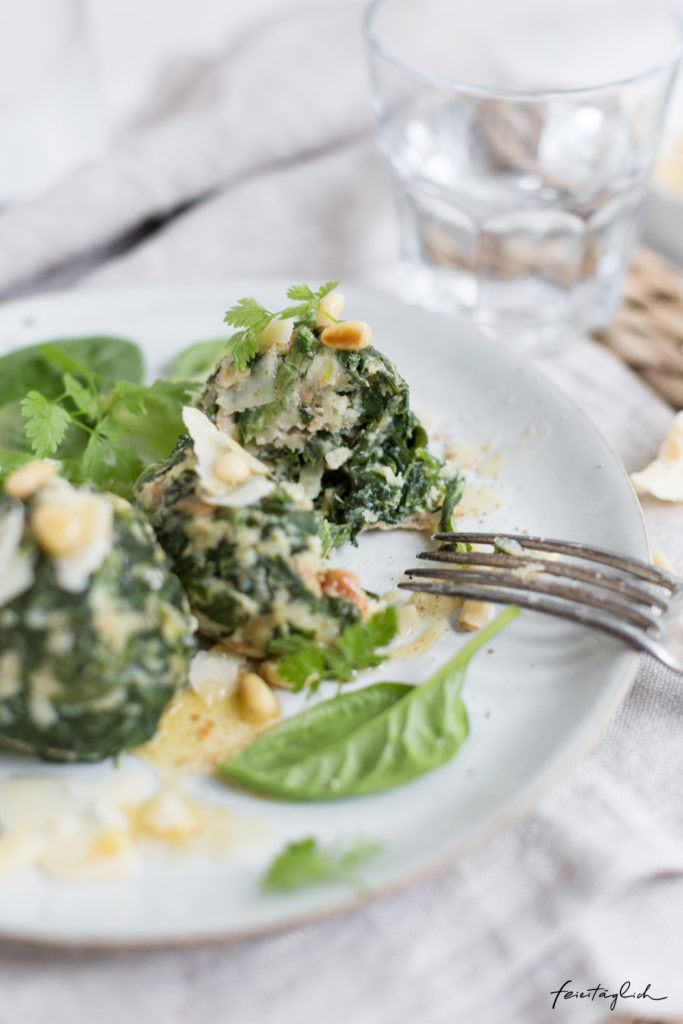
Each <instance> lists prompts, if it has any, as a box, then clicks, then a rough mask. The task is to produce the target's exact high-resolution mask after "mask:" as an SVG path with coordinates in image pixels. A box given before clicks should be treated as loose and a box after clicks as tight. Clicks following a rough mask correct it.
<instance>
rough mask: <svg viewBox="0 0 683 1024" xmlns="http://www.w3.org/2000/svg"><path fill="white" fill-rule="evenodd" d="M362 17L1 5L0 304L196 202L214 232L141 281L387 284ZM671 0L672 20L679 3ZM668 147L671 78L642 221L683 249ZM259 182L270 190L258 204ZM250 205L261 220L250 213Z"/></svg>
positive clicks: (157, 264)
mask: <svg viewBox="0 0 683 1024" xmlns="http://www.w3.org/2000/svg"><path fill="white" fill-rule="evenodd" d="M363 6H364V5H363V4H362V3H357V2H355V0H316V2H315V3H309V4H306V3H304V4H298V3H296V2H292V0H249V2H246V0H237V2H232V3H229V4H228V3H224V2H222V0H144V2H142V3H141V2H139V0H117V3H115V4H113V3H111V2H109V0H52V2H50V3H45V0H22V4H21V5H3V9H2V11H1V12H0V56H2V62H3V67H4V69H5V71H4V74H3V76H2V80H1V81H0V204H1V208H2V213H0V294H1V295H2V296H3V297H5V298H7V297H10V296H12V295H17V294H20V293H22V292H25V291H26V290H27V289H30V290H34V289H37V288H38V289H39V288H42V287H45V286H49V287H52V286H55V285H60V284H63V283H70V282H71V281H73V280H75V279H77V278H80V277H82V276H83V275H84V274H85V273H92V272H94V271H95V270H96V269H97V268H98V267H101V266H102V265H103V264H104V263H106V262H107V261H108V260H109V259H111V258H113V257H114V256H120V255H121V253H122V252H125V251H129V249H130V248H131V246H132V245H133V244H135V245H136V246H137V245H138V244H139V243H140V241H141V240H142V239H143V238H145V237H147V236H148V235H149V234H150V232H151V231H152V230H153V229H154V230H158V229H159V227H160V225H161V224H162V223H164V222H165V221H166V219H167V218H169V217H175V216H177V215H178V214H179V213H181V212H183V211H185V212H187V211H188V210H189V209H190V208H191V207H193V205H194V204H196V203H199V202H201V203H202V204H204V203H206V204H207V206H206V211H205V213H206V216H207V217H213V216H215V222H214V224H215V230H214V231H213V232H205V233H202V236H201V237H202V244H201V245H196V246H195V247H194V250H193V251H192V253H191V255H190V253H189V252H187V259H186V260H185V259H183V258H182V255H181V254H180V252H179V250H178V247H177V246H176V244H175V240H172V243H171V245H170V249H171V250H172V255H171V254H169V256H168V259H167V260H161V255H160V252H159V251H158V250H157V251H156V254H155V250H154V248H153V247H152V248H150V249H148V250H146V254H145V258H144V260H143V265H144V267H145V272H146V276H147V277H148V279H149V277H155V278H157V279H158V278H164V277H165V275H166V272H168V274H169V275H170V276H171V277H173V278H177V277H178V276H182V277H185V276H186V275H187V274H190V275H191V276H192V277H194V278H198V277H202V276H204V277H205V276H207V275H208V276H211V277H215V276H217V275H220V274H223V273H230V272H236V271H244V272H252V271H261V272H272V271H277V272H286V273H291V272H293V271H306V270H312V271H314V272H316V273H318V274H321V275H324V274H326V273H328V274H331V273H334V274H336V275H339V274H342V275H348V274H349V273H351V274H352V275H353V276H354V277H355V278H359V277H360V278H363V279H364V280H367V281H368V283H374V282H377V283H379V284H381V283H382V282H383V281H385V282H386V280H387V277H388V276H389V277H390V276H391V273H392V270H395V266H396V261H397V257H398V238H397V229H396V225H395V220H394V211H393V207H392V201H391V195H390V189H389V188H388V187H387V180H388V179H387V172H386V170H385V168H384V167H383V166H382V163H381V160H380V158H379V156H378V154H377V153H376V152H375V151H374V149H373V146H372V142H371V110H370V86H369V79H368V72H367V59H366V55H365V54H364V52H363V41H362V31H361V20H362V11H363ZM676 6H677V8H678V13H679V15H683V0H679V2H678V4H677V5H676ZM681 138H683V85H682V84H681V83H680V82H679V85H678V87H677V90H676V93H675V95H674V100H673V102H672V105H671V110H670V115H669V118H668V121H667V125H666V130H665V141H664V145H663V149H662V155H661V160H660V163H659V165H658V168H657V172H656V178H655V181H656V184H655V186H654V187H653V191H654V195H655V198H654V202H653V203H652V204H651V209H649V210H648V216H647V218H646V230H647V231H648V232H649V234H650V236H651V237H652V238H653V239H654V240H655V241H656V243H657V244H658V246H660V247H661V248H662V249H663V250H664V251H667V252H669V253H670V254H671V255H673V256H676V257H679V256H680V257H681V258H683V242H682V243H678V242H677V236H679V235H680V236H681V237H683V230H682V231H681V232H678V231H676V230H673V231H672V229H671V217H672V216H675V217H678V216H680V217H681V227H682V228H683V214H681V213H680V210H679V206H678V202H677V199H678V196H679V194H680V195H683V151H682V150H681V143H680V140H681ZM352 150H353V151H355V152H354V154H353V157H351V155H350V153H351V151H352ZM297 164H298V166H297ZM88 168H89V170H88ZM95 168H97V172H96V170H95ZM257 176H261V177H263V176H265V178H266V179H271V180H272V186H273V189H272V192H270V193H269V191H268V189H266V190H265V198H264V190H263V189H262V188H259V189H258V190H256V189H255V188H254V184H253V183H254V180H255V178H256V177H257ZM250 182H251V184H250ZM218 193H223V198H222V201H220V200H217V195H218ZM276 193H277V194H276ZM256 194H258V200H256V198H255V196H256ZM48 197H49V198H50V201H49V202H48ZM672 197H673V198H674V199H675V200H676V202H674V204H673V206H672V204H671V202H670V200H671V198H672ZM254 202H257V204H258V206H259V210H258V212H257V211H250V210H249V208H250V206H251V204H252V203H254ZM287 204H289V208H288V212H287V215H285V214H284V213H283V210H284V209H285V208H286V207H287ZM246 211H249V213H248V214H247V213H246ZM65 221H66V222H67V223H68V224H69V228H68V229H66V230H65V227H64V224H65ZM292 221H296V223H297V237H296V238H295V239H292V238H291V229H290V224H291V223H292ZM266 225H267V228H266ZM169 227H170V225H169ZM174 230H178V231H179V235H178V246H182V245H189V244H190V242H191V241H192V235H191V234H187V235H186V234H185V232H184V230H181V229H180V228H179V227H176V228H174ZM264 230H267V231H268V233H269V235H270V239H269V244H268V246H265V247H264V246H263V245H262V242H261V235H260V232H263V231H264ZM226 232H227V233H229V235H230V245H231V250H232V251H231V253H228V252H226V248H227V245H228V243H227V239H226ZM330 232H334V235H335V239H336V241H335V244H334V245H333V246H332V245H330V241H329V238H330ZM219 236H222V241H221V238H220V237H219ZM194 237H195V238H196V237H199V236H198V235H197V236H194ZM112 246H114V249H113V250H112V248H111V247H112ZM237 250H239V254H238V252H237ZM264 250H266V251H264ZM186 251H187V250H186Z"/></svg>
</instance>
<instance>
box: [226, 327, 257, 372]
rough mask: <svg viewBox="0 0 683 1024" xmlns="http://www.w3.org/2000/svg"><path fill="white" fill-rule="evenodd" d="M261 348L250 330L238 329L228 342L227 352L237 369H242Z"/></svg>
mask: <svg viewBox="0 0 683 1024" xmlns="http://www.w3.org/2000/svg"><path fill="white" fill-rule="evenodd" d="M260 351H261V349H260V348H259V345H258V342H257V340H256V338H255V336H254V332H253V331H252V330H244V331H238V332H237V334H233V336H232V338H231V339H230V341H229V342H228V353H229V354H230V355H231V356H232V361H233V363H234V364H235V366H236V367H237V369H238V370H240V371H244V370H246V369H247V367H248V366H249V363H250V362H251V361H252V359H253V358H254V356H257V355H258V354H259V352H260Z"/></svg>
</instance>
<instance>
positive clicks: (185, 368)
mask: <svg viewBox="0 0 683 1024" xmlns="http://www.w3.org/2000/svg"><path fill="white" fill-rule="evenodd" d="M229 340H230V339H229V338H217V339H216V340H215V341H197V342H195V344H194V345H188V347H187V348H184V349H183V351H182V352H181V353H180V354H179V355H177V356H176V357H175V359H174V360H173V374H172V377H171V379H172V380H193V381H199V382H201V383H202V384H204V382H205V380H206V378H207V377H208V376H209V374H210V373H211V372H212V371H213V370H214V369H215V368H216V363H217V362H218V361H219V359H220V358H221V356H224V355H225V354H226V352H227V349H228V342H229Z"/></svg>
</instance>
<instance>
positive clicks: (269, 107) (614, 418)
mask: <svg viewBox="0 0 683 1024" xmlns="http://www.w3.org/2000/svg"><path fill="white" fill-rule="evenodd" d="M93 7H94V8H95V14H96V15H97V19H98V24H99V26H100V28H99V30H98V36H97V38H98V41H99V42H98V47H99V51H98V52H99V62H100V67H101V70H102V75H103V83H104V85H105V95H109V107H110V109H111V110H112V112H113V114H114V115H115V118H116V123H115V125H114V129H115V130H112V131H111V133H110V144H109V149H108V151H107V154H106V155H105V157H104V158H103V159H102V161H101V162H99V163H97V164H95V165H93V166H92V167H90V168H86V169H84V170H82V171H79V172H76V173H75V174H74V175H73V176H71V177H70V178H69V179H68V180H65V181H64V182H62V183H60V184H59V185H58V186H56V187H55V189H54V190H53V191H52V192H51V193H50V194H47V195H43V196H39V197H37V198H36V199H34V200H32V201H29V202H26V203H24V204H21V205H20V206H18V207H15V208H10V209H7V210H5V211H4V212H2V213H0V289H1V290H2V291H3V293H4V294H5V295H15V294H18V293H19V292H20V290H21V289H25V288H27V287H29V288H31V287H36V282H37V283H38V285H41V284H42V285H43V286H44V285H45V284H46V283H54V282H55V281H61V282H62V283H63V282H67V281H68V282H77V283H79V284H81V285H82V286H84V287H95V286H98V287H104V286H106V285H112V286H113V285H130V284H136V283H154V282H157V283H166V282H172V283H173V282H186V281H192V280H195V281H196V280H202V279H209V280H219V279H220V278H222V277H227V276H230V275H235V274H250V273H258V272H261V273H268V272H272V273H282V274H285V275H287V276H291V277H292V279H296V278H297V277H299V276H300V275H301V273H302V272H306V273H310V274H311V276H312V277H314V278H315V279H324V278H328V277H333V276H334V277H342V278H344V279H347V280H356V281H359V282H365V283H369V284H378V285H381V286H382V287H384V288H385V289H388V290H390V289H391V288H392V287H393V286H394V283H395V281H396V268H397V258H398V257H397V245H396V231H395V225H394V219H393V209H392V204H391V193H390V188H389V183H388V180H387V177H386V174H385V171H384V168H383V167H382V165H381V163H380V161H379V158H378V157H377V155H376V153H375V151H374V148H373V145H372V143H371V140H370V137H369V133H368V125H369V111H368V105H367V104H368V98H367V83H366V79H365V68H364V65H363V61H362V54H361V47H360V42H359V35H358V7H357V6H356V5H355V4H354V3H352V2H351V0H347V2H344V3H341V4H339V3H337V4H335V3H331V2H329V3H328V2H325V3H316V4H315V5H313V4H308V5H301V6H300V5H295V4H291V5H290V4H289V3H288V2H285V0H282V2H280V3H278V4H277V5H276V6H271V8H270V10H271V13H270V14H268V13H267V10H268V9H267V8H266V7H265V5H264V6H262V5H258V7H253V6H250V7H247V6H246V5H242V4H239V5H237V4H230V5H229V4H227V3H218V2H217V0H216V2H215V3H209V0H195V2H193V3H192V4H190V3H187V4H186V3H183V4H180V3H178V0H175V2H174V3H173V4H169V3H161V2H160V0H146V3H144V4H140V3H139V2H133V0H119V2H118V3H117V4H111V3H107V2H106V0H97V2H96V3H93ZM183 10H185V11H187V12H188V13H187V16H186V18H185V19H184V20H183V19H182V18H181V15H182V11H183ZM273 10H275V12H276V13H277V15H278V17H277V18H275V17H274V16H273V14H272V11H273ZM280 15H281V17H280ZM235 19H236V21H237V22H238V23H239V25H240V26H244V25H245V24H247V23H249V24H253V25H254V26H256V31H254V32H251V33H249V35H248V36H246V37H245V36H240V37H239V39H238V36H237V34H236V30H234V29H231V28H230V25H231V24H233V25H234V23H235ZM181 47H182V50H181ZM219 56H220V59H219ZM188 68H189V69H194V71H195V72H196V74H195V75H194V77H192V76H190V78H189V79H188V78H187V76H185V77H183V75H182V74H180V73H179V72H180V71H181V70H182V69H188ZM124 81H125V86H126V87H125V89H124V86H123V84H122V82H124ZM190 82H191V83H193V84H192V88H189V83H190ZM174 83H175V84H174ZM178 83H179V84H178ZM183 83H184V84H183ZM151 88H155V89H158V90H161V91H158V92H156V93H155V94H154V95H151V94H150V93H149V92H148V90H149V89H151ZM107 90H109V91H108V93H107ZM112 96H113V102H112ZM134 115H135V116H134ZM143 115H144V116H143ZM199 196H202V197H203V199H202V202H200V203H198V204H197V205H194V206H192V207H190V208H188V209H187V210H186V212H184V213H183V214H181V215H179V216H177V217H176V218H175V219H174V220H172V221H171V222H170V223H168V224H166V225H165V226H163V227H161V229H160V230H158V231H156V233H153V234H149V235H147V236H146V237H145V238H144V239H143V240H141V241H138V242H137V243H135V244H128V243H125V244H124V243H123V242H122V241H121V236H122V234H125V233H126V232H130V231H132V230H134V229H135V228H136V226H138V225H139V224H140V222H141V221H142V220H143V219H146V218H149V217H157V216H159V215H162V214H165V213H166V212H168V211H169V210H172V209H174V208H176V207H177V206H178V205H179V203H182V202H187V201H188V200H196V199H197V198H198V197H199ZM543 369H544V371H546V372H548V373H549V374H550V375H551V376H552V377H553V378H554V379H555V380H556V381H558V382H559V383H560V385H561V386H562V387H563V388H564V389H565V390H566V391H567V392H568V393H569V394H570V395H571V396H572V397H573V398H574V400H575V401H576V402H577V403H578V404H579V405H580V406H581V407H582V408H583V409H584V410H586V411H587V412H588V414H589V415H591V416H592V417H593V418H594V420H595V421H596V422H597V424H598V426H599V427H600V428H601V429H602V430H603V432H604V433H605V435H606V437H607V439H608V441H609V442H610V443H611V444H612V445H613V447H614V448H615V450H616V451H617V453H618V454H619V455H620V457H621V458H622V459H623V460H624V462H625V464H626V466H627V468H628V469H634V468H640V467H641V466H642V465H643V464H644V463H645V462H646V461H647V460H648V459H649V458H650V457H651V456H653V455H654V453H655V451H656V449H657V447H658V445H659V442H660V440H661V438H662V436H663V433H664V431H665V429H666V427H667V425H668V422H669V420H670V418H671V413H670V411H669V410H667V409H666V408H665V407H664V405H663V404H662V403H661V402H660V401H659V400H658V399H657V398H655V397H654V396H653V395H652V394H651V393H650V392H649V391H648V390H647V388H646V387H645V386H644V385H642V384H641V383H640V382H639V381H638V380H636V379H635V378H634V377H633V375H632V374H631V373H630V372H629V371H627V370H626V369H624V367H623V366H622V365H620V364H619V363H617V362H616V360H614V359H613V358H612V357H611V356H610V355H609V353H607V352H605V351H602V350H600V349H598V348H597V347H596V346H594V345H592V344H590V343H589V342H586V341H582V340H577V341H576V342H575V343H574V344H573V345H568V346H567V348H566V350H565V351H564V352H562V353H561V354H560V355H559V356H557V357H556V358H554V359H552V360H547V361H546V362H545V364H544V365H543ZM456 383H457V382H454V387H455V386H456ZM560 500H561V494H560ZM644 508H645V513H646V516H647V520H648V524H649V527H650V530H651V534H652V540H653V545H654V546H655V547H658V548H661V549H662V550H664V551H665V552H666V554H668V556H669V557H670V558H671V559H672V561H673V562H674V564H675V565H676V566H677V568H678V569H679V571H681V570H683V541H682V539H681V538H682V534H681V517H682V515H683V513H682V512H681V510H680V508H676V507H665V506H662V505H660V504H658V503H656V502H654V501H646V502H645V503H644ZM682 732H683V730H682V728H681V683H680V680H678V679H676V678H675V677H673V676H672V675H671V674H670V673H668V672H666V671H664V670H663V669H659V668H657V667H655V666H654V665H652V664H649V663H644V664H643V668H642V670H641V672H640V674H639V676H638V679H637V681H636V684H635V685H634V687H633V690H632V691H631V693H630V695H629V697H628V699H627V700H626V702H625V704H624V706H623V707H622V709H621V711H620V712H619V713H618V715H617V716H616V718H615V720H614V722H613V723H612V725H611V726H610V728H609V729H608V731H607V733H606V734H605V736H604V737H603V739H602V741H601V742H600V743H599V744H598V746H597V747H596V748H595V750H594V751H593V752H592V753H591V754H590V755H588V756H587V757H585V758H584V759H583V760H582V761H581V763H580V764H579V765H578V766H577V767H576V769H575V770H574V771H573V772H572V773H571V774H570V775H569V776H568V777H567V778H566V779H565V780H564V781H563V782H561V783H560V784H558V785H557V786H556V787H555V788H554V789H553V791H552V792H551V793H550V794H549V795H548V796H547V797H546V798H545V799H544V800H543V801H542V802H541V803H540V804H539V805H538V807H537V808H536V809H535V810H534V811H533V812H532V813H531V814H530V815H529V816H528V817H527V818H526V819H525V820H524V821H523V822H521V823H519V824H518V825H516V826H515V827H513V828H511V829H510V830H508V831H507V832H505V833H504V834H502V835H500V836H498V837H497V838H496V839H494V840H493V841H492V842H491V843H490V844H488V845H487V846H486V847H485V848H484V849H483V850H481V851H479V852H478V853H477V854H475V855H473V856H471V857H468V858H466V859H464V860H463V861H462V862H461V863H460V864H458V865H457V866H456V867H454V868H453V869H451V870H449V871H446V872H444V873H441V874H439V875H438V876H437V877H435V878H433V879H431V880H428V881H425V882H423V883H421V884H419V885H417V886H415V887H413V888H411V889H410V890H409V891H407V892H405V893H403V894H400V895H396V896H393V897H390V898H388V899H385V900H382V901H380V902H378V903H376V904H374V905H372V906H370V907H368V908H366V909H365V910H363V911H361V912H356V913H354V914H352V915H350V916H348V917H344V918H341V919H339V920H336V921H331V922H327V923H322V924H319V925H316V926H313V927H312V928H309V929H305V930H299V931H296V932H293V933H290V934H287V935H283V936H280V937H276V938H272V939H267V940H263V941H260V942H257V943H251V944H244V945H240V946H238V947H230V948H223V947H216V948H210V949H194V950H183V951H174V952H153V953H122V954H93V953H88V952H83V953H80V954H68V955H67V954H62V953H58V952H37V951H24V950H19V949H12V948H10V947H5V948H4V949H2V951H1V953H0V994H1V999H0V1022H1V1024H17V1022H20V1024H44V1021H45V1020H46V1019H47V1017H48V1016H49V1019H50V1021H51V1022H53V1024H67V1022H69V1024H91V1022H92V1021H94V1020H96V1021H98V1024H120V1022H121V1021H122V1020H126V1021H132V1022H134V1024H137V1022H147V1021H150V1022H156V1021H159V1020H163V1021H164V1024H186V1022H192V1024H195V1022H196V1024H204V1022H206V1024H214V1022H223V1021H225V1022H227V1021H230V1022H237V1024H241V1022H245V1024H247V1022H249V1024H251V1022H252V1021H258V1022H259V1024H260V1022H264V1024H270V1022H271V1021H272V1022H277V1024H280V1022H286V1024H289V1022H290V1021H291V1022H297V1024H302V1022H303V1024H308V1022H309V1021H311V1022H313V1021H319V1020H320V1019H324V1020H325V1021H326V1022H328V1024H337V1022H340V1024H341V1022H344V1024H347V1022H349V1021H353V1022H354V1024H356V1022H358V1024H366V1022H367V1024H385V1022H386V1024H394V1022H395V1021H397V1020H405V1021H410V1022H413V1021H419V1022H420V1024H442V1022H443V1024H451V1022H453V1021H464V1020H467V1021H468V1022H473V1024H488V1022H491V1024H500V1022H501V1021H503V1020H505V1021H506V1022H513V1024H517V1022H519V1024H548V1021H551V1020H552V1021H555V1020H557V1021H560V1022H566V1021H571V1022H572V1024H573V1022H576V1024H583V1022H588V1024H590V1022H593V1021H597V1020H601V1019H602V1018H606V1017H607V1016H608V1013H607V1011H608V1008H607V1007H606V1006H605V1005H604V1003H602V1004H600V1003H597V1002H596V1003H591V1002H588V1001H582V1002H581V1003H578V1002H569V1003H566V1004H558V1008H557V1010H556V1011H554V1012H552V1011H551V1010H550V997H549V995H548V993H549V992H550V991H551V990H552V989H554V988H557V987H558V986H559V985H560V984H561V983H562V982H563V981H565V980H566V979H572V980H573V983H574V984H575V986H576V987H577V988H582V987H583V988H586V987H588V986H590V985H595V984H598V983H602V984H603V985H605V986H608V987H609V988H610V989H611V988H613V987H614V986H619V985H620V984H621V983H622V982H624V981H626V980H631V982H632V984H633V986H634V987H635V989H638V990H639V989H642V987H643V986H644V985H645V984H647V983H648V982H650V983H651V984H652V991H653V992H654V993H656V994H666V995H667V996H668V999H667V1000H666V1001H664V1002H659V1003H644V1002H642V1001H641V1002H639V1003H637V1004H636V1005H635V1007H634V1006H633V1004H630V1003H622V1004H621V1005H620V1006H619V1010H620V1011H621V1012H622V1013H628V1011H629V1010H631V1009H633V1008H635V1009H636V1010H637V1012H638V1013H639V1014H641V1015H642V1016H644V1017H647V1016H649V1017H650V1019H652V1018H653V1017H654V1016H655V1015H657V1016H659V1017H664V1016H668V1017H674V1016H675V1015H676V1014H679V1015H680V1014H681V1013H683V977H682V973H681V970H680V964H681V962H683V934H682V925H681V913H680V908H681V906H682V905H683V810H682V807H683V801H681V778H682V777H683V753H682V752H683V736H682Z"/></svg>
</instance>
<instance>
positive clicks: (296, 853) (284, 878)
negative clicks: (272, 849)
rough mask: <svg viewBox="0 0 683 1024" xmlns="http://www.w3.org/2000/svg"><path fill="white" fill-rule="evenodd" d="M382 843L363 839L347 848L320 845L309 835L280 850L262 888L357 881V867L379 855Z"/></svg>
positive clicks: (292, 887) (301, 886)
mask: <svg viewBox="0 0 683 1024" xmlns="http://www.w3.org/2000/svg"><path fill="white" fill-rule="evenodd" d="M380 849H381V847H380V845H379V843H373V842H370V841H368V840H360V841H359V842H357V843H354V844H353V845H352V846H349V847H346V848H343V847H342V848H339V847H337V848H335V847H332V846H330V847H326V848H322V847H320V846H319V845H318V842H317V840H315V839H313V838H312V837H309V838H307V839H300V840H299V841H298V842H295V843H289V845H288V846H286V847H285V849H284V850H283V851H282V852H281V853H279V854H278V856H277V857H276V858H275V860H274V861H273V863H272V864H271V866H270V868H269V869H268V871H267V872H266V874H265V875H264V878H263V882H262V884H263V888H264V889H267V890H271V891H275V890H277V891H279V892H287V891H291V890H293V889H301V888H303V887H304V886H307V885H315V884H318V883H320V882H357V881H359V879H358V875H357V871H356V869H357V867H358V865H359V864H362V863H363V862H364V861H366V860H369V859H370V858H371V857H374V856H376V855H377V854H378V853H379V851H380Z"/></svg>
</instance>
